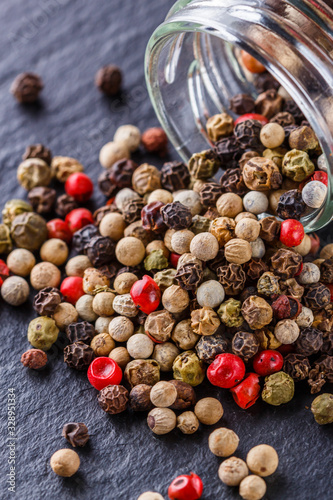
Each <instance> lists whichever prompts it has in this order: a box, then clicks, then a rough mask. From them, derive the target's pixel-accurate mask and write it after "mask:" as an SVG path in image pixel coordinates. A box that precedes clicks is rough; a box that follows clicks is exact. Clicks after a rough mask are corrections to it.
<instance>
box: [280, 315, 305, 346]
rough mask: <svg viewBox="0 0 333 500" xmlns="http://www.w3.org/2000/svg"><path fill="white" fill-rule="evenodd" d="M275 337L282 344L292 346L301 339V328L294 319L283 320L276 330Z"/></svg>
mask: <svg viewBox="0 0 333 500" xmlns="http://www.w3.org/2000/svg"><path fill="white" fill-rule="evenodd" d="M274 335H275V337H276V338H277V339H278V341H279V342H281V344H292V343H293V342H295V341H296V340H297V339H298V337H299V327H298V324H297V323H296V321H294V320H293V319H283V320H282V321H279V322H278V323H277V324H276V326H275V328H274Z"/></svg>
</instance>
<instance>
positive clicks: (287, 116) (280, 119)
mask: <svg viewBox="0 0 333 500" xmlns="http://www.w3.org/2000/svg"><path fill="white" fill-rule="evenodd" d="M269 121H270V122H271V123H277V124H278V125H281V127H289V125H295V118H294V117H293V115H292V114H291V113H288V112H287V111H280V113H277V114H276V115H275V116H273V118H271V119H270V120H269Z"/></svg>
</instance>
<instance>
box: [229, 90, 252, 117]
mask: <svg viewBox="0 0 333 500" xmlns="http://www.w3.org/2000/svg"><path fill="white" fill-rule="evenodd" d="M229 102H230V109H231V111H233V112H234V113H237V115H245V114H247V113H252V112H253V111H254V99H253V97H252V96H251V95H249V94H236V95H234V96H233V97H232V98H231V99H230V101H229Z"/></svg>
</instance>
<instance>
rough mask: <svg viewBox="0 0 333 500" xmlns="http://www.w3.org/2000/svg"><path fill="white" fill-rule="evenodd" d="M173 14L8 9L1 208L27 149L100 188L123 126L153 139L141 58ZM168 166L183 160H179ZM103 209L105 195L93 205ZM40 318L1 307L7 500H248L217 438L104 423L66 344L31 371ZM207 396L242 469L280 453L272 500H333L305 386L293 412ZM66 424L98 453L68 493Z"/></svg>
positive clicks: (0, 40) (322, 433) (141, 1)
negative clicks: (74, 163)
mask: <svg viewBox="0 0 333 500" xmlns="http://www.w3.org/2000/svg"><path fill="white" fill-rule="evenodd" d="M172 4H173V0H157V1H156V0H155V1H151V0H138V1H134V0H125V1H122V2H118V1H116V0H93V1H86V2H82V1H79V0H38V1H34V0H24V1H23V0H11V1H10V2H1V5H0V14H1V30H0V48H1V49H0V50H1V58H0V138H1V146H0V176H1V177H0V194H1V203H0V205H1V208H2V206H3V204H4V203H5V202H6V201H7V200H9V199H10V198H14V197H24V196H25V192H24V190H23V189H22V188H20V187H18V185H17V182H16V167H17V165H18V163H19V161H20V158H21V155H22V153H23V151H24V149H25V147H26V145H28V144H30V143H36V142H42V143H44V144H46V145H48V146H49V147H50V148H51V149H52V151H53V153H54V154H57V155H59V154H60V155H69V156H74V157H76V158H78V159H79V160H80V161H81V162H82V163H83V164H84V166H85V168H86V171H87V173H88V174H89V175H91V176H92V178H93V180H94V181H96V180H97V177H98V174H99V173H100V171H101V167H100V165H99V162H98V151H99V149H100V147H101V146H102V145H103V144H104V143H105V142H107V141H109V140H111V139H112V137H113V133H114V131H115V130H116V128H117V127H118V126H119V125H121V124H126V123H133V124H135V125H137V126H139V127H140V129H142V130H143V129H145V128H147V127H149V126H154V125H157V120H156V118H155V116H154V112H153V110H152V107H151V105H150V102H149V100H148V96H147V92H146V88H145V82H144V70H143V57H144V50H145V46H146V43H147V41H148V38H149V36H150V34H151V33H152V31H153V29H154V28H155V27H156V26H157V25H158V24H159V23H160V22H161V21H162V20H163V18H164V17H165V15H166V13H167V11H168V9H169V8H170V7H171V5H172ZM107 63H115V64H118V65H120V66H121V67H122V69H123V71H124V78H125V84H124V93H123V95H122V98H121V99H118V98H117V99H113V100H109V99H106V98H105V97H103V96H101V95H100V94H99V92H98V91H97V90H96V89H95V88H94V83H93V82H94V75H95V72H96V70H97V69H98V68H99V67H100V66H101V65H103V64H107ZM27 70H29V71H35V72H36V73H38V74H40V75H41V76H42V78H43V80H44V83H45V89H44V91H43V94H42V99H41V102H40V104H39V105H33V106H27V107H24V106H20V105H18V104H17V103H16V102H15V100H14V99H13V98H12V96H11V95H10V94H9V87H10V83H11V82H12V80H13V78H14V77H15V76H16V75H17V74H18V73H20V72H22V71H27ZM170 157H171V158H176V157H177V156H176V153H174V152H171V154H170ZM137 160H138V161H143V160H145V161H151V162H152V163H155V164H157V165H161V161H160V160H157V159H156V158H155V157H153V156H147V155H142V154H141V155H140V154H139V155H137ZM102 202H103V197H102V196H101V195H100V194H99V193H98V191H97V190H96V193H95V195H94V204H95V205H101V204H102ZM331 228H332V227H330V228H327V229H326V230H325V231H323V232H322V235H323V236H324V237H325V238H326V240H327V241H332V236H331ZM34 316H35V314H34V312H33V310H32V307H31V300H30V302H29V303H28V304H26V305H25V306H24V307H23V308H19V309H14V308H11V307H9V306H6V305H4V303H3V302H1V303H0V318H1V330H0V331H1V344H2V345H1V349H0V357H1V365H0V379H1V387H2V391H1V426H2V432H1V438H0V439H1V453H2V455H3V460H2V467H1V477H0V480H1V492H0V498H1V499H2V500H7V499H10V498H20V499H22V500H53V499H61V500H68V499H73V498H75V499H80V500H95V499H96V500H97V499H99V500H100V499H103V500H104V499H105V500H136V499H137V497H138V496H139V494H140V493H142V492H144V491H146V490H155V491H159V492H161V493H162V495H163V496H164V497H165V498H167V487H168V484H169V482H170V481H171V480H172V479H173V478H174V477H175V476H176V475H178V474H180V473H187V472H190V471H195V472H196V473H197V474H199V475H200V476H201V477H202V479H203V481H204V485H205V490H204V496H203V499H204V500H220V499H222V498H223V499H236V498H239V497H238V494H237V490H236V489H230V488H227V487H225V486H224V485H223V484H222V483H221V482H220V481H219V479H218V477H217V469H218V466H219V463H220V462H221V460H220V459H218V458H217V457H215V456H213V455H212V454H211V452H210V451H209V449H208V446H207V439H208V435H209V433H210V432H211V430H212V428H209V427H204V426H203V427H202V428H201V429H200V431H199V432H197V433H196V434H195V435H194V436H192V437H189V436H184V435H182V434H181V433H180V432H176V431H175V432H173V433H171V434H170V435H168V436H165V437H156V436H154V435H153V434H152V433H151V432H150V431H149V430H148V428H147V425H146V422H145V418H146V417H145V415H138V414H133V413H130V412H126V413H124V414H121V415H118V416H114V417H110V416H108V415H106V414H105V413H104V412H102V411H101V410H100V408H99V406H98V404H97V399H96V391H95V390H94V389H93V388H92V387H91V386H90V384H89V383H88V381H87V379H86V375H85V374H82V373H76V372H75V371H72V370H70V369H69V368H67V367H66V365H65V364H64V363H63V360H62V345H61V343H60V342H59V344H58V345H57V346H55V347H54V348H53V349H52V351H51V353H50V358H51V362H50V366H49V368H48V369H47V370H46V371H44V372H42V373H37V374H36V373H34V372H32V371H28V370H27V369H24V368H23V366H22V365H21V364H20V362H19V360H20V356H21V353H22V352H24V351H25V350H26V349H27V348H28V347H29V344H28V342H27V340H26V331H27V325H28V322H29V320H31V319H32V318H33V317H34ZM10 388H13V389H14V392H15V397H16V434H15V437H16V450H15V460H16V463H15V467H16V493H12V492H10V491H8V486H9V483H8V482H7V480H8V476H7V474H8V473H9V467H10V464H9V463H8V459H9V453H10V447H9V446H8V445H9V444H10V439H9V438H10V436H9V434H8V432H7V395H8V393H9V392H8V389H10ZM329 390H331V388H329V387H325V391H329ZM197 392H198V396H199V397H202V396H204V395H210V396H215V397H218V398H219V399H220V400H221V401H222V403H223V406H224V409H225V413H224V416H223V419H222V420H221V423H220V424H219V425H222V426H227V427H230V428H232V429H233V430H234V431H236V432H237V433H238V435H239V437H240V446H239V450H238V451H237V453H236V454H237V455H238V456H240V457H242V458H245V457H246V453H247V451H248V450H249V449H250V448H251V447H252V446H254V445H257V444H260V443H267V444H271V445H273V446H274V447H275V448H276V449H277V451H278V454H279V457H280V464H279V468H278V470H277V472H276V473H275V474H274V475H273V476H272V477H269V478H267V486H268V490H267V495H266V497H265V498H266V499H270V500H316V499H321V500H326V499H327V500H328V499H329V498H332V473H331V471H332V431H333V429H332V426H330V427H328V426H326V427H319V426H318V425H317V424H316V423H315V422H314V419H313V417H312V414H311V412H310V410H309V407H310V404H311V401H312V400H313V396H311V395H310V394H309V390H308V388H307V385H306V384H299V385H298V386H297V394H296V397H295V398H294V399H293V401H292V402H291V403H290V404H288V405H286V406H283V407H280V408H273V407H271V406H268V405H265V404H264V403H262V402H258V404H256V405H255V406H254V407H253V408H251V409H250V410H248V411H243V410H241V409H239V408H238V407H236V405H235V403H234V402H233V400H232V397H231V395H230V394H229V393H228V392H227V391H222V390H218V389H216V388H214V387H212V386H209V385H208V384H203V385H202V386H201V387H200V388H198V390H197ZM69 421H78V422H80V421H82V422H85V423H86V424H87V426H88V428H89V431H90V435H91V439H90V442H89V444H88V445H87V446H86V447H85V448H83V449H82V450H81V449H80V450H79V455H80V458H81V467H80V471H79V472H78V473H77V474H76V475H75V476H74V477H73V478H70V479H63V478H59V477H57V476H55V475H54V474H53V472H52V471H51V469H50V466H49V459H50V457H51V455H52V453H53V452H54V451H56V450H57V449H59V448H63V447H67V446H70V445H69V444H67V442H66V441H65V440H64V438H62V437H61V430H62V427H63V425H64V424H65V423H66V422H69ZM219 425H216V426H214V427H215V428H216V427H218V426H219Z"/></svg>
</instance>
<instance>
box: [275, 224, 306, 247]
mask: <svg viewBox="0 0 333 500" xmlns="http://www.w3.org/2000/svg"><path fill="white" fill-rule="evenodd" d="M303 238H304V227H303V224H302V223H301V222H299V221H298V220H295V219H286V220H284V221H282V222H281V230H280V241H281V243H283V244H284V245H286V247H296V246H297V245H300V244H301V243H302V240H303Z"/></svg>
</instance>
